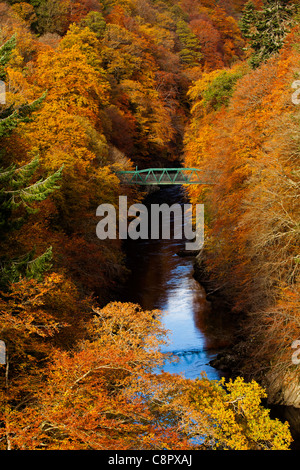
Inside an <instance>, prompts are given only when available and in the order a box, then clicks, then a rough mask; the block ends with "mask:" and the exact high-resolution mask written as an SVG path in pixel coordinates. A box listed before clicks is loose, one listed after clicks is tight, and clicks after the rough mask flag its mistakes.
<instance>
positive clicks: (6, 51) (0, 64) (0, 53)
mask: <svg viewBox="0 0 300 470" xmlns="http://www.w3.org/2000/svg"><path fill="white" fill-rule="evenodd" d="M16 43H17V41H16V36H15V35H14V36H12V37H11V38H10V39H9V40H8V41H6V42H5V43H4V44H3V45H2V46H1V47H0V80H5V77H6V72H5V66H6V65H7V63H8V62H9V60H10V58H11V55H12V52H13V50H14V48H15V47H16Z"/></svg>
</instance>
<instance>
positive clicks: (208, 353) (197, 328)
mask: <svg viewBox="0 0 300 470" xmlns="http://www.w3.org/2000/svg"><path fill="white" fill-rule="evenodd" d="M184 202H186V203H187V202H188V200H185V193H184V190H183V189H182V188H181V187H180V186H167V187H166V186H165V187H162V188H161V189H160V190H159V191H156V192H154V193H152V194H150V195H148V196H147V197H146V199H145V201H144V204H145V205H146V206H149V205H150V204H152V203H156V204H162V203H168V204H169V205H172V204H174V203H180V204H182V203H184ZM162 223H166V221H163V222H162ZM184 245H185V242H184V241H181V240H172V239H171V240H136V241H128V242H127V243H126V252H127V257H128V267H129V269H130V270H131V276H130V278H129V280H128V282H127V285H126V288H125V291H124V294H123V300H124V301H127V302H134V303H138V304H139V305H141V307H142V308H143V309H147V310H152V309H159V310H161V311H162V312H163V317H162V320H163V324H164V326H165V327H166V328H167V329H168V330H169V335H168V336H169V341H170V344H169V345H168V346H167V347H165V348H164V349H163V350H164V351H168V352H173V353H174V354H176V355H177V356H178V357H179V362H178V363H175V364H167V365H166V366H165V369H164V370H166V371H168V372H174V373H182V374H184V376H185V377H187V378H196V377H199V376H200V375H201V372H205V373H206V375H207V376H208V378H210V379H219V378H220V377H221V374H220V372H219V371H217V370H216V369H214V368H213V367H211V366H210V365H209V361H211V360H212V359H213V358H214V357H215V356H216V355H217V353H218V352H219V351H220V349H221V348H223V347H224V346H226V345H227V344H228V342H229V341H230V337H231V335H232V328H231V326H230V325H228V319H226V318H225V314H224V312H222V311H214V310H213V309H212V306H211V304H210V303H209V302H208V301H207V300H206V294H205V291H204V289H203V287H202V286H201V285H200V284H199V283H198V282H197V281H196V280H195V279H194V278H193V263H194V258H193V257H180V256H178V252H179V251H180V250H182V249H183V248H184Z"/></svg>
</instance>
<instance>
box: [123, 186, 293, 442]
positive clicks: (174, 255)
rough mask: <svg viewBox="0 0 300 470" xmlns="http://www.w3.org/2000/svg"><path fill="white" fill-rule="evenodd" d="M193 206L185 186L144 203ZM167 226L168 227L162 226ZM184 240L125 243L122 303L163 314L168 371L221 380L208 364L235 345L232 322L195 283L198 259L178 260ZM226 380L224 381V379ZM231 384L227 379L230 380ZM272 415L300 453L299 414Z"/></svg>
mask: <svg viewBox="0 0 300 470" xmlns="http://www.w3.org/2000/svg"><path fill="white" fill-rule="evenodd" d="M187 202H189V201H188V199H187V196H186V193H185V191H184V189H183V188H182V187H181V186H163V187H161V188H160V189H159V190H157V191H154V192H151V193H150V194H148V195H147V196H146V197H145V200H144V201H143V204H145V205H146V206H148V207H150V205H151V204H163V203H167V204H169V205H172V204H175V203H178V204H181V205H182V204H184V203H187ZM162 223H168V221H166V220H165V221H162ZM184 247H185V240H174V239H172V238H171V239H170V240H163V239H160V240H141V239H139V240H135V241H133V240H127V241H126V243H125V246H124V248H125V252H126V256H127V267H128V268H129V270H130V272H131V274H130V276H129V277H128V280H127V282H126V285H125V287H124V289H123V291H122V293H121V298H120V300H122V301H124V302H133V303H137V304H139V305H140V306H141V307H142V308H143V309H145V310H153V309H159V310H161V311H162V322H163V324H164V326H165V328H167V329H168V330H169V335H168V338H169V344H168V346H167V347H166V348H165V349H164V351H166V352H173V353H174V354H176V355H177V356H178V357H179V361H178V362H175V363H171V364H169V363H167V364H166V366H165V368H164V370H165V371H167V372H171V373H177V374H183V375H184V376H185V377H186V378H190V379H195V378H197V377H201V374H202V373H203V372H204V373H205V374H206V376H207V377H208V378H209V379H210V380H219V379H220V378H221V377H222V376H224V375H225V374H224V373H222V372H220V371H219V370H217V369H215V368H213V367H211V365H210V364H209V363H210V361H211V360H212V359H214V358H215V357H216V356H217V354H218V353H219V352H221V351H222V350H223V349H224V348H226V346H228V345H230V344H232V343H233V342H234V334H235V328H234V326H235V325H234V323H233V320H232V317H231V316H230V315H228V311H226V310H225V309H223V308H222V305H221V306H220V305H218V306H215V305H212V304H211V303H210V302H209V301H207V299H206V293H205V290H204V288H203V287H202V286H201V285H200V284H199V283H198V281H196V280H195V279H194V277H193V272H194V269H193V265H194V257H192V256H188V257H186V256H184V257H182V256H179V255H178V253H180V251H182V250H183V249H184ZM225 377H226V375H225ZM226 378H227V377H226ZM271 415H272V416H273V417H274V418H275V417H277V418H279V419H281V420H283V421H285V420H287V421H289V423H290V426H291V431H292V434H293V437H294V443H293V445H292V448H293V449H295V450H299V449H300V413H299V410H296V409H294V408H292V407H283V406H279V407H271Z"/></svg>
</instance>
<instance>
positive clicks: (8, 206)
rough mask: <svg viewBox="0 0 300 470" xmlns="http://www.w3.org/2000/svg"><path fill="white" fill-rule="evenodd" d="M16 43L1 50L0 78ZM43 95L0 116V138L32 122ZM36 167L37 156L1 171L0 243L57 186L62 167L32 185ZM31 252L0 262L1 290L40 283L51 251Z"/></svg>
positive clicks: (5, 45)
mask: <svg viewBox="0 0 300 470" xmlns="http://www.w3.org/2000/svg"><path fill="white" fill-rule="evenodd" d="M15 46H16V40H15V37H14V36H13V37H12V38H11V39H10V40H8V41H7V42H6V43H5V44H4V45H3V46H2V47H1V48H0V77H2V78H3V79H5V66H6V64H7V63H8V61H9V58H10V56H11V53H12V50H13V48H14V47H15ZM45 96H46V94H45V93H44V94H43V95H42V96H41V97H40V98H38V99H37V100H35V101H33V102H32V103H30V104H24V105H22V106H20V107H19V108H18V109H14V108H13V106H10V107H9V108H7V109H5V110H3V111H2V112H1V113H0V138H1V137H4V136H5V137H7V136H8V135H9V134H10V133H11V132H12V131H13V129H15V128H16V127H17V125H18V123H19V122H28V121H30V120H32V119H33V117H32V113H33V111H35V110H36V109H37V108H38V107H39V106H40V105H41V103H42V102H43V101H44V99H45ZM38 167H39V159H38V156H37V155H36V156H35V157H34V158H33V159H32V160H31V161H30V162H29V163H27V164H25V165H23V166H22V167H19V168H17V167H16V165H10V166H9V167H8V168H5V169H4V168H0V240H1V241H2V242H3V241H4V239H5V238H6V237H7V236H8V235H9V234H11V233H12V231H13V230H17V229H20V227H21V226H22V225H23V224H24V223H25V222H26V221H27V218H28V215H29V214H32V213H35V212H36V211H37V210H38V209H37V203H38V202H41V201H44V200H45V199H46V198H47V197H48V196H49V195H50V194H52V192H53V191H55V190H56V189H57V188H58V186H57V185H56V183H57V181H58V179H59V178H60V177H61V174H62V169H63V168H62V167H61V168H60V169H59V170H58V171H56V172H55V173H54V174H52V175H49V176H48V177H46V178H40V179H39V180H38V181H35V182H33V181H32V179H33V177H34V175H35V174H36V172H37V170H38ZM34 252H35V250H32V251H31V252H30V253H28V254H26V255H25V256H23V257H21V258H19V259H15V260H11V259H8V258H7V257H6V256H2V257H1V258H0V288H2V289H4V288H5V287H6V286H8V285H9V284H10V283H11V282H16V281H17V280H19V279H20V277H22V276H26V277H28V278H36V279H39V278H40V277H41V275H42V273H43V272H44V270H45V269H46V268H48V267H49V266H50V265H49V263H50V259H51V256H52V248H51V247H50V248H48V249H47V250H46V252H45V253H43V254H42V255H41V256H38V257H37V258H35V259H34Z"/></svg>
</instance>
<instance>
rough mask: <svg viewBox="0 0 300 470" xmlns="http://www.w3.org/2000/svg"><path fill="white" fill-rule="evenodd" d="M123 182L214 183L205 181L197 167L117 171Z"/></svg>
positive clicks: (151, 183) (144, 183) (142, 183)
mask: <svg viewBox="0 0 300 470" xmlns="http://www.w3.org/2000/svg"><path fill="white" fill-rule="evenodd" d="M116 174H117V176H118V177H119V178H120V180H121V182H122V183H124V184H140V185H161V184H205V185H206V184H214V183H211V182H209V181H206V180H205V178H204V175H203V171H202V170H199V169H197V168H148V169H147V170H138V168H137V167H136V170H135V171H118V172H116Z"/></svg>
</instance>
